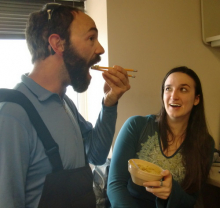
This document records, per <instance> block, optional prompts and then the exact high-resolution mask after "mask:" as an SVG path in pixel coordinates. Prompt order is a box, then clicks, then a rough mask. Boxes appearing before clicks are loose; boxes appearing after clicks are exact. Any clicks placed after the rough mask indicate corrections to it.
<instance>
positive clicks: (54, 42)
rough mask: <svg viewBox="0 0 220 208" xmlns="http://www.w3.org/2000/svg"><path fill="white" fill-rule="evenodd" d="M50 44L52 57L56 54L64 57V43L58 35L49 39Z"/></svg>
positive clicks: (53, 35)
mask: <svg viewBox="0 0 220 208" xmlns="http://www.w3.org/2000/svg"><path fill="white" fill-rule="evenodd" d="M48 42H49V44H50V50H51V55H54V54H55V53H56V54H58V55H60V56H62V55H63V51H64V45H63V44H64V41H63V40H62V39H61V38H60V36H59V35H57V34H52V35H50V37H49V38H48Z"/></svg>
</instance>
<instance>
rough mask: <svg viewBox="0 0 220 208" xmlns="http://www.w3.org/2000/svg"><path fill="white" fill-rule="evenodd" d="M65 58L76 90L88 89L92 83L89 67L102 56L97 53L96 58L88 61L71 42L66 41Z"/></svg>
mask: <svg viewBox="0 0 220 208" xmlns="http://www.w3.org/2000/svg"><path fill="white" fill-rule="evenodd" d="M63 60H64V64H65V67H66V70H67V71H68V73H69V77H70V81H71V85H72V87H73V89H74V90H75V91H76V92H84V91H86V90H87V89H88V86H89V84H90V77H89V76H88V73H89V68H90V67H91V66H92V65H94V64H95V63H97V62H99V61H100V60H101V57H100V56H99V55H96V56H95V58H94V59H92V60H91V61H89V62H88V63H87V62H86V60H85V59H84V58H83V57H81V56H80V55H79V54H78V52H77V51H76V50H75V49H74V46H73V45H72V44H71V43H66V44H65V50H64V52H63Z"/></svg>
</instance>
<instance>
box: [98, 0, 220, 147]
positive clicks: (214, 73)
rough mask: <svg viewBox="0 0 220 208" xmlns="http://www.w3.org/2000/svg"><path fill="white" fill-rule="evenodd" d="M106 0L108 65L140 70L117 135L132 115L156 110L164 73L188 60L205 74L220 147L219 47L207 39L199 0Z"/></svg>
mask: <svg viewBox="0 0 220 208" xmlns="http://www.w3.org/2000/svg"><path fill="white" fill-rule="evenodd" d="M106 2H107V24H108V56H109V65H110V66H111V65H114V64H118V65H121V66H123V67H125V68H134V69H137V70H138V73H137V74H136V78H135V79H131V78H130V84H131V90H130V91H129V92H128V93H126V94H125V95H124V96H123V97H122V99H121V100H120V102H119V107H118V120H117V126H116V134H115V135H116V136H117V134H118V131H119V130H120V128H121V126H122V125H123V123H124V122H125V121H126V119H127V118H128V117H130V116H133V115H143V116H144V115H147V114H152V113H157V112H158V111H159V109H160V85H161V82H162V79H163V77H164V75H165V74H166V72H167V71H168V70H170V69H171V68H173V67H176V66H180V65H185V66H188V67H190V68H192V69H193V70H195V71H196V73H197V74H198V75H199V77H200V79H201V82H202V86H203V92H204V97H205V109H206V116H207V121H208V124H209V127H210V132H211V134H212V136H213V137H214V139H215V141H216V147H218V145H219V138H220V130H219V129H220V128H219V127H220V48H211V47H210V46H207V45H204V44H203V41H202V31H201V10H200V1H199V0H193V1H192V0H178V1H177V0H168V1H164V0H135V1H134V0H107V1H106ZM97 12H98V11H97ZM100 18H102V17H100Z"/></svg>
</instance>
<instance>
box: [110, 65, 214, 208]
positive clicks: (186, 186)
mask: <svg viewBox="0 0 220 208" xmlns="http://www.w3.org/2000/svg"><path fill="white" fill-rule="evenodd" d="M161 97H162V101H163V102H162V107H161V110H160V113H159V114H158V115H148V116H145V117H142V116H133V117H131V118H129V119H128V120H127V121H126V122H125V124H124V125H123V127H122V129H121V131H120V132H119V135H118V137H117V139H116V143H115V146H114V151H113V156H112V161H111V166H110V170H109V179H108V197H109V200H110V202H111V206H112V208H115V207H117V208H119V207H120V208H121V207H123V208H124V207H126V208H129V207H131V208H136V207H137V208H139V207H141V208H142V207H145V208H153V207H157V208H162V207H166V208H191V207H193V206H194V204H195V203H196V200H197V196H198V193H199V191H200V190H201V188H202V186H203V184H204V183H205V181H206V179H207V177H208V174H209V170H210V167H211V161H212V157H213V151H214V140H213V139H212V137H211V136H210V135H209V132H208V129H207V125H206V120H205V112H204V103H203V93H202V87H201V83H200V80H199V78H198V76H197V75H196V73H195V72H194V71H193V70H191V69H189V68H187V67H184V66H183V67H177V68H174V69H172V70H170V71H169V72H168V73H167V74H166V76H165V78H164V80H163V83H162V88H161ZM131 158H139V159H142V160H146V161H149V162H152V163H155V164H157V165H159V166H160V167H162V168H163V169H164V171H163V172H162V173H161V174H162V175H163V182H160V181H152V182H145V183H144V184H143V186H138V185H136V184H134V183H133V182H132V180H131V176H130V173H129V172H128V160H129V159H131Z"/></svg>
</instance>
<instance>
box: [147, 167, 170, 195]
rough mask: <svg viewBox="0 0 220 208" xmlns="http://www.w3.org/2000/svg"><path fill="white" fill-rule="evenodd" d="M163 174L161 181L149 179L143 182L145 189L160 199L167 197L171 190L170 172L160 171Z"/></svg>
mask: <svg viewBox="0 0 220 208" xmlns="http://www.w3.org/2000/svg"><path fill="white" fill-rule="evenodd" d="M161 175H163V181H162V182H161V181H150V182H145V183H144V184H143V186H145V188H146V190H147V191H148V192H150V193H152V194H154V195H155V196H157V197H159V198H161V199H168V198H169V196H170V193H171V190H172V174H171V173H170V171H169V170H164V171H162V172H161Z"/></svg>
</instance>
